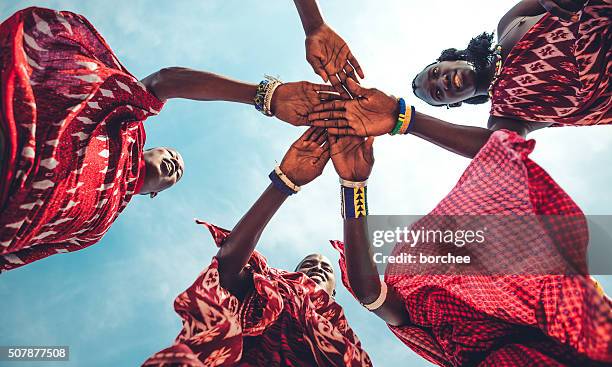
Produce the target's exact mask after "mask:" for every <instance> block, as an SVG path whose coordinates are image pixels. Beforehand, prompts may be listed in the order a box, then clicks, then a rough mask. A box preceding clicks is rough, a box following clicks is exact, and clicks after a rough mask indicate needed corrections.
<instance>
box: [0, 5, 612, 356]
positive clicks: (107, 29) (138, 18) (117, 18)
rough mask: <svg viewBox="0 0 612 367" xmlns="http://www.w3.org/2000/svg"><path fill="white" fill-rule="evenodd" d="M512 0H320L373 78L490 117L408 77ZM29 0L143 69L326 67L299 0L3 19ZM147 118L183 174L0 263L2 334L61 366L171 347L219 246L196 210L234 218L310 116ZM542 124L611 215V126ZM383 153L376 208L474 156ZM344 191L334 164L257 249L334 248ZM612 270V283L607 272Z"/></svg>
mask: <svg viewBox="0 0 612 367" xmlns="http://www.w3.org/2000/svg"><path fill="white" fill-rule="evenodd" d="M513 4H514V1H510V0H503V1H494V2H493V1H486V0H471V1H470V3H469V6H467V5H464V4H462V3H458V2H455V1H450V0H446V1H441V0H430V1H426V2H424V1H415V0H410V1H403V0H377V1H365V0H353V1H348V0H344V1H329V0H324V1H321V7H322V9H323V13H324V15H325V17H326V20H327V21H328V23H329V24H331V25H332V26H333V27H334V28H335V29H336V30H337V31H338V32H339V33H340V34H341V35H342V36H343V37H344V38H345V39H346V40H347V41H348V42H349V44H350V46H351V48H352V50H353V52H354V54H355V55H356V56H357V57H358V59H359V61H360V63H361V65H362V66H363V68H364V71H365V73H366V80H365V81H364V84H365V85H366V86H375V87H377V88H379V89H382V90H385V91H387V92H388V93H392V94H395V95H397V96H406V97H407V99H408V101H409V103H414V104H415V105H416V108H417V109H419V110H421V111H425V112H429V113H431V114H433V115H434V116H438V117H440V118H444V119H447V120H448V121H452V122H457V123H464V124H471V125H479V126H483V125H484V124H485V121H486V119H487V112H488V106H479V107H474V106H469V107H464V108H462V109H458V110H457V109H455V110H450V111H447V110H445V109H436V108H433V107H429V106H426V105H424V104H422V103H420V102H419V101H418V100H416V98H415V97H414V96H412V94H411V92H410V82H411V80H412V77H413V76H414V74H415V73H416V72H418V71H419V70H420V68H422V67H423V66H424V65H425V64H427V63H429V62H430V61H432V60H433V59H434V58H435V57H436V56H437V55H438V54H439V51H440V50H441V49H442V48H446V47H462V46H464V45H465V44H466V43H467V41H468V40H469V38H470V37H472V36H473V35H475V34H477V33H480V32H482V31H484V30H487V31H492V30H494V29H495V27H496V25H497V20H498V19H499V18H500V17H501V16H502V15H503V14H504V13H505V11H507V9H509V8H510V7H511V6H512V5H513ZM30 5H38V6H44V7H51V8H54V9H63V10H71V11H75V12H77V13H81V14H83V15H85V16H86V17H87V18H88V19H89V20H90V21H91V22H92V23H93V24H94V25H95V26H96V27H97V29H98V30H99V31H100V33H101V34H102V35H103V36H104V37H105V38H106V40H107V41H108V43H109V44H110V45H111V47H112V48H113V49H114V51H115V52H116V54H117V56H118V57H119V59H120V60H121V61H122V62H123V64H124V65H125V66H126V67H127V68H128V69H129V70H130V71H131V72H132V73H133V74H134V75H136V76H138V77H145V76H146V75H148V74H150V73H152V72H154V71H156V70H158V69H160V68H162V67H165V66H187V67H192V68H196V69H202V70H208V71H213V72H217V73H221V74H225V75H228V76H231V77H233V78H236V79H241V80H245V81H250V82H253V83H257V82H258V81H259V80H261V78H262V76H263V74H264V73H267V74H272V75H279V76H280V77H281V78H283V79H284V80H288V81H290V80H310V81H318V77H317V76H316V75H314V73H313V72H312V70H311V68H310V66H309V65H308V64H307V63H306V61H305V58H304V35H303V31H302V28H301V26H300V24H299V18H298V16H297V12H296V11H295V9H294V6H293V2H292V1H290V0H266V1H244V0H240V1H239V0H223V1H222V0H207V1H201V0H184V1H174V2H169V1H153V0H148V1H145V0H130V1H117V0H106V1H77V0H65V1H60V0H58V1H9V2H2V3H0V18H2V19H5V18H7V17H8V16H9V15H10V14H12V13H13V12H14V11H16V10H18V9H20V8H23V7H26V6H30ZM454 27H456V29H455V28H454ZM146 127H147V135H148V141H147V146H148V147H153V146H159V145H169V146H173V147H175V148H177V149H178V150H179V151H180V152H181V153H182V154H183V157H184V158H185V162H186V173H185V176H184V178H183V179H182V181H181V182H180V184H179V185H177V187H175V188H173V189H172V190H169V191H167V192H163V193H162V194H161V195H159V196H158V197H157V198H155V199H154V200H150V199H148V198H146V197H137V198H134V199H133V200H132V203H131V204H130V205H129V207H128V208H127V209H126V210H125V212H124V213H123V214H122V215H121V216H120V218H119V219H118V220H117V222H116V223H115V224H114V226H113V227H112V228H111V230H110V231H109V232H108V234H107V235H106V236H105V237H104V238H103V239H102V241H100V243H98V244H97V245H94V246H92V247H90V248H88V249H86V250H83V251H80V252H77V253H72V254H67V255H58V256H54V257H51V258H48V259H46V260H43V261H39V262H37V263H35V264H32V265H29V266H26V267H23V268H21V269H17V270H14V271H11V272H8V273H7V274H4V275H3V276H2V277H0V299H1V300H2V301H1V302H0V304H1V306H0V308H1V312H0V345H69V346H70V347H71V362H69V363H58V364H55V365H58V366H88V367H93V366H132V365H139V364H140V363H141V362H142V361H144V360H145V359H146V358H147V357H148V356H149V355H151V354H152V353H154V352H156V351H158V350H160V349H162V348H164V347H166V346H169V345H170V344H171V343H172V341H173V339H174V337H175V336H176V334H177V332H178V331H179V328H180V320H179V318H178V317H177V316H176V314H175V313H174V311H173V308H172V303H173V300H174V297H175V296H176V295H177V294H178V293H180V292H181V291H182V290H184V289H185V288H186V287H188V286H189V285H190V284H191V283H192V282H193V280H194V279H195V277H196V276H197V274H198V273H199V272H200V271H201V269H202V268H203V267H205V266H206V265H208V263H209V261H210V259H211V257H212V256H213V254H214V253H215V249H214V245H213V243H212V241H211V239H210V236H209V235H208V233H207V232H206V231H204V230H203V229H201V228H200V227H198V226H196V225H195V224H193V218H194V217H197V218H201V219H204V220H207V221H210V222H213V223H216V224H218V225H221V226H224V227H228V228H231V227H232V226H233V225H234V223H235V222H236V221H237V220H238V219H239V218H240V217H241V216H242V214H243V213H244V212H245V211H246V210H247V209H248V208H249V206H250V205H251V204H252V203H253V201H254V200H256V198H257V197H258V196H259V194H260V193H261V192H262V191H263V190H264V188H265V187H266V186H267V184H268V179H267V174H268V173H269V172H270V170H271V169H272V168H273V167H274V165H275V164H276V162H277V161H280V159H281V158H282V156H283V154H284V152H285V150H286V149H287V147H288V146H289V145H290V144H291V142H292V141H293V140H295V138H297V137H298V136H299V135H300V133H301V131H302V130H303V129H297V128H294V127H291V126H288V125H286V124H284V123H282V122H280V121H278V120H275V119H270V118H266V117H264V116H262V115H261V114H259V113H257V112H256V111H255V110H254V108H252V107H251V106H245V105H238V104H230V103H220V102H209V103H202V102H192V101H170V102H169V103H168V104H167V105H166V107H165V108H164V110H163V111H162V113H161V114H160V115H159V116H158V117H155V118H151V119H149V120H148V121H147V122H146ZM533 137H534V138H535V139H536V140H537V142H538V143H537V148H536V151H535V152H534V154H533V155H532V157H533V158H534V159H535V160H536V161H537V162H538V163H540V164H541V165H542V166H543V167H544V168H545V169H546V170H547V171H548V172H549V173H550V174H551V175H552V176H553V177H554V178H555V179H556V180H557V181H558V182H559V183H560V185H561V186H562V187H564V188H565V189H566V191H567V192H568V193H569V194H570V195H571V196H572V197H573V198H574V199H575V200H576V201H577V202H578V203H579V205H580V206H581V207H582V208H583V210H584V211H585V212H586V213H587V214H612V213H610V212H611V208H612V195H610V189H609V184H610V182H611V181H612V171H611V170H610V169H609V167H610V157H611V156H612V148H611V147H612V132H611V130H610V129H609V128H603V127H596V128H559V129H545V130H544V131H539V132H537V133H535V134H534V135H533ZM375 155H376V158H377V161H376V165H375V168H374V172H373V174H372V176H371V180H370V182H371V183H370V187H369V192H370V195H369V196H370V198H369V201H370V206H371V210H372V212H373V213H375V214H424V213H427V212H428V211H429V210H430V209H432V208H433V207H434V206H435V204H436V203H437V202H438V201H439V200H440V199H441V198H442V197H443V196H444V195H445V194H446V193H447V192H448V191H449V190H450V189H451V188H452V186H453V185H454V184H455V182H456V181H457V179H458V178H459V175H460V174H461V172H462V171H463V169H464V168H465V167H466V166H467V164H468V163H469V161H468V160H467V159H464V158H461V157H458V156H455V155H453V154H451V153H448V152H446V151H443V150H441V149H439V148H436V147H434V146H432V145H430V144H428V143H426V142H423V141H421V140H419V139H418V138H416V137H412V136H408V137H381V138H379V139H378V140H377V142H376V144H375ZM398 191H399V192H400V193H401V195H398ZM337 196H338V192H337V178H336V175H335V173H334V171H333V168H332V167H331V165H329V166H328V167H327V168H326V170H325V173H324V175H323V176H322V177H320V178H319V179H318V180H317V181H315V182H313V183H312V184H310V185H308V186H306V187H305V189H304V190H303V191H302V192H300V193H299V195H296V196H293V197H291V199H290V200H288V202H287V203H286V204H285V206H283V208H281V210H280V211H279V212H278V214H277V215H276V217H275V218H274V219H273V220H272V222H271V223H270V225H269V227H268V229H267V230H266V231H265V233H264V235H263V236H262V238H261V241H260V245H259V247H258V249H259V250H260V251H261V252H262V253H264V254H265V255H266V256H267V257H268V259H269V261H270V263H271V264H272V265H273V266H276V267H280V268H291V269H292V268H293V267H294V266H295V264H296V263H297V262H298V261H299V259H301V257H303V256H304V255H305V254H307V253H312V252H322V253H324V254H327V255H328V256H329V257H330V258H331V259H333V260H336V259H337V255H336V254H335V253H334V252H333V250H332V249H331V248H330V247H329V245H328V242H327V240H328V239H337V238H341V237H342V232H341V229H342V228H341V221H340V215H339V207H338V206H339V199H338V197H337ZM398 196H401V197H402V198H403V199H402V200H398V199H397V198H398ZM604 285H605V286H606V287H607V288H608V289H611V288H612V282H611V281H610V278H606V279H604ZM338 301H339V303H341V304H342V305H343V306H344V308H345V311H346V314H347V317H348V319H349V322H350V323H351V325H352V326H353V328H354V329H355V331H356V332H357V334H358V335H359V337H360V339H361V340H362V343H363V345H364V347H365V348H366V350H368V352H369V353H370V355H371V357H372V359H373V361H374V362H375V365H377V366H395V365H397V361H403V363H404V364H406V365H411V366H416V367H420V366H429V365H430V364H428V363H426V362H425V361H424V360H422V359H421V358H420V357H418V356H417V355H416V354H414V353H413V352H412V351H410V350H409V349H408V348H406V347H405V346H404V345H403V344H402V343H400V342H399V341H398V340H397V339H396V338H395V337H394V336H393V335H392V334H391V333H390V332H389V331H388V330H387V328H386V326H385V324H384V323H383V322H382V321H380V320H378V319H377V318H376V317H374V316H372V315H371V314H369V313H367V312H366V311H364V310H363V309H362V308H361V306H359V305H358V304H357V303H356V302H355V301H354V300H353V299H352V298H351V297H350V296H349V295H348V293H347V292H346V291H345V290H344V289H343V288H341V287H340V288H339V295H338ZM46 365H54V364H46ZM19 366H24V367H25V366H28V364H27V363H20V364H19Z"/></svg>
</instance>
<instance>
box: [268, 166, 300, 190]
mask: <svg viewBox="0 0 612 367" xmlns="http://www.w3.org/2000/svg"><path fill="white" fill-rule="evenodd" d="M274 172H276V174H277V175H278V178H280V179H281V181H283V183H284V184H285V185H287V187H289V188H290V189H291V190H293V191H294V192H299V191H300V189H301V187H300V186H298V185H296V184H294V183H293V182H291V180H290V179H289V177H287V175H286V174H284V173H283V171H281V169H280V166H276V167H274Z"/></svg>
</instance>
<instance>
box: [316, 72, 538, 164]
mask: <svg viewBox="0 0 612 367" xmlns="http://www.w3.org/2000/svg"><path fill="white" fill-rule="evenodd" d="M347 85H348V87H349V91H350V92H351V94H353V95H355V96H357V98H356V99H354V100H351V101H332V102H325V103H322V104H320V105H318V106H316V107H315V108H314V111H315V112H313V113H311V114H310V115H309V116H308V119H309V121H310V123H311V124H312V125H313V126H318V127H326V128H327V129H328V130H327V131H328V133H329V134H330V135H341V136H343V135H357V136H378V135H383V134H386V133H389V132H390V131H391V130H393V128H394V127H395V124H396V122H397V116H398V113H399V107H398V104H397V101H396V99H395V98H394V97H393V96H390V95H387V94H385V93H384V92H382V91H380V90H377V89H366V88H362V87H361V86H360V85H358V84H357V83H354V82H352V81H351V80H349V82H348V83H347ZM546 126H549V124H545V123H526V122H524V121H520V122H519V121H517V120H512V119H504V118H499V117H493V116H492V117H491V118H490V119H489V129H485V128H481V127H474V126H463V125H457V124H452V123H449V122H446V121H443V120H440V119H437V118H435V117H432V116H429V115H426V114H423V113H419V112H417V113H416V115H415V118H414V120H413V122H412V126H411V128H410V133H411V134H413V135H416V136H418V137H420V138H423V139H425V140H427V141H429V142H431V143H433V144H436V145H438V146H440V147H442V148H444V149H447V150H449V151H451V152H454V153H456V154H459V155H462V156H464V157H468V158H473V157H474V156H475V155H476V154H477V153H478V152H479V151H480V149H481V148H482V147H483V146H484V145H485V144H486V142H487V141H488V140H489V137H490V136H491V134H492V133H493V132H494V131H496V130H500V129H507V130H510V131H515V132H517V133H518V134H520V135H522V136H526V135H527V133H529V132H530V131H533V130H536V129H539V128H543V127H546Z"/></svg>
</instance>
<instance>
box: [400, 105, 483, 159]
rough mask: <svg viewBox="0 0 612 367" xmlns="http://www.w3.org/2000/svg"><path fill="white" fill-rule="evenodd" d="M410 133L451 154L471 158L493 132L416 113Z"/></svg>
mask: <svg viewBox="0 0 612 367" xmlns="http://www.w3.org/2000/svg"><path fill="white" fill-rule="evenodd" d="M410 133H411V134H413V135H416V136H418V137H420V138H423V139H425V140H427V141H429V142H431V143H433V144H436V145H438V146H440V147H442V148H444V149H447V150H449V151H451V152H453V153H457V154H459V155H462V156H464V157H468V158H473V157H474V156H475V155H476V154H477V153H478V152H479V151H480V149H481V148H482V147H483V146H484V145H485V144H486V143H487V141H488V140H489V137H490V136H491V134H492V133H493V131H491V130H489V129H485V128H481V127H475V126H463V125H455V124H451V123H449V122H446V121H442V120H440V119H437V118H435V117H432V116H428V115H425V114H422V113H419V112H417V113H416V116H415V117H414V120H413V121H412V126H411V127H410Z"/></svg>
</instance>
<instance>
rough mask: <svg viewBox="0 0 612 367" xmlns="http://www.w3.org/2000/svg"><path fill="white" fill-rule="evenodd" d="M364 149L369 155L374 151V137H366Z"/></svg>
mask: <svg viewBox="0 0 612 367" xmlns="http://www.w3.org/2000/svg"><path fill="white" fill-rule="evenodd" d="M365 150H366V153H368V154H370V155H371V154H373V153H374V137H373V136H370V137H368V138H367V139H366V141H365Z"/></svg>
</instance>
